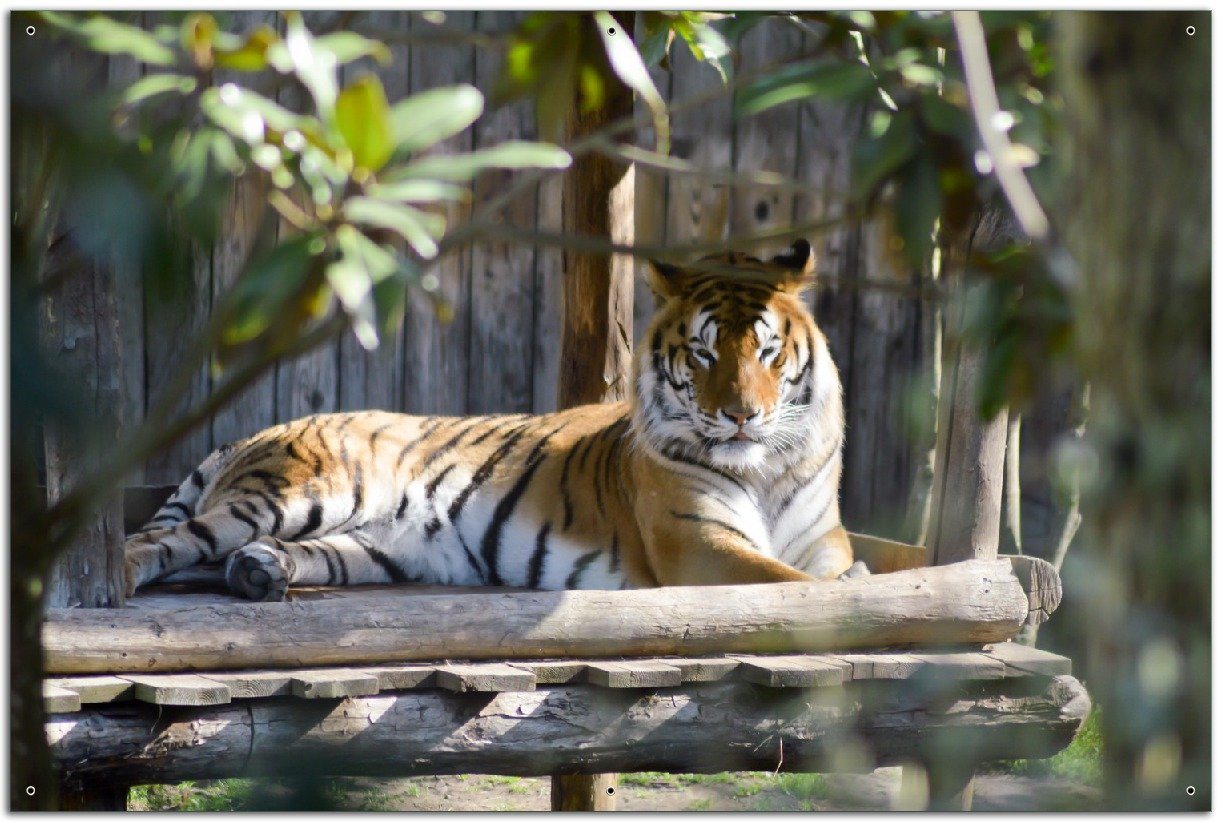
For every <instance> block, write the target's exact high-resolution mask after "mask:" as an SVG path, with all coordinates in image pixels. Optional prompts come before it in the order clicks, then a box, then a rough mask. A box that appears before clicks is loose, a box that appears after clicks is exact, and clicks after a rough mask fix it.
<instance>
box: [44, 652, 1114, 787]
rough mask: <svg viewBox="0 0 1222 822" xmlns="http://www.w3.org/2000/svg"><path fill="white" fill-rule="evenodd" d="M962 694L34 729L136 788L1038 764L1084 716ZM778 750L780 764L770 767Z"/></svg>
mask: <svg viewBox="0 0 1222 822" xmlns="http://www.w3.org/2000/svg"><path fill="white" fill-rule="evenodd" d="M1035 682H1037V680H1033V679H1031V678H1024V679H1014V680H1002V681H1000V682H994V683H974V684H972V683H969V684H965V685H964V686H963V687H961V688H959V689H957V690H953V691H951V692H949V693H948V692H945V691H943V692H941V693H939V694H937V695H931V694H929V693H926V692H922V691H920V689H913V688H911V687H910V686H909V685H908V684H907V683H901V682H895V683H888V682H881V683H879V682H871V683H848V684H846V685H845V686H844V690H845V694H844V695H845V697H846V698H845V699H843V700H837V701H836V702H834V703H828V704H815V705H812V704H811V700H810V698H809V694H808V692H806V691H804V690H799V689H795V690H762V689H760V688H759V687H758V686H756V685H752V684H749V683H742V682H720V683H705V684H698V685H688V686H684V687H682V688H674V689H669V690H667V691H666V692H664V693H652V692H648V691H639V690H632V689H602V688H595V687H592V686H584V685H583V686H560V687H555V688H545V689H540V690H537V691H516V692H504V693H499V694H496V695H494V696H489V695H483V694H453V693H448V692H446V691H442V690H427V691H413V692H408V693H403V694H397V695H389V694H383V695H379V696H372V697H356V698H351V699H347V700H344V701H343V702H341V703H338V704H337V703H332V702H325V701H303V700H294V699H267V700H258V701H255V702H249V703H245V704H243V705H221V706H206V707H199V708H190V709H186V708H180V709H176V710H175V711H174V712H166V713H164V714H162V715H161V719H160V721H156V719H157V708H156V707H154V706H140V705H135V706H122V707H119V706H107V707H105V708H88V709H86V710H84V711H82V712H80V713H75V714H57V715H53V716H52V717H51V718H50V721H49V722H48V725H47V734H48V739H49V741H50V745H51V750H52V754H53V756H54V758H55V761H56V762H57V763H58V764H59V767H60V768H61V769H62V771H63V772H64V773H65V775H66V776H68V777H69V778H73V777H80V776H85V775H90V774H93V775H99V774H105V775H107V776H108V777H109V778H113V779H126V780H129V781H133V782H136V783H148V782H172V781H178V780H183V779H214V778H223V777H236V776H242V775H245V774H249V773H251V772H253V771H256V770H257V771H258V772H259V773H260V774H261V775H265V776H275V775H280V774H291V773H293V772H294V771H295V770H296V769H297V768H299V767H300V763H301V762H303V761H309V762H310V763H311V766H312V767H313V768H314V769H315V771H316V772H318V773H322V774H333V775H344V774H352V775H363V776H409V775H416V774H446V773H500V774H513V775H520V776H541V775H549V774H556V773H603V772H609V771H620V770H645V769H648V770H665V771H670V772H675V773H685V772H697V773H710V772H717V771H723V770H740V769H745V770H765V769H766V770H770V771H771V770H775V769H776V768H777V766H778V764H779V765H780V768H781V769H782V770H798V771H802V770H818V769H820V768H821V767H823V768H827V767H831V763H832V762H833V761H834V759H835V757H836V754H837V750H836V749H837V747H838V742H837V741H836V740H837V739H839V738H840V737H841V735H842V734H843V733H845V732H848V731H852V732H853V733H855V734H856V735H857V737H858V738H859V739H861V741H862V743H863V744H864V746H865V753H866V756H865V757H864V761H863V762H862V766H863V767H867V768H873V767H876V766H879V765H888V764H895V763H898V762H901V761H920V760H922V759H924V758H926V757H928V756H929V755H930V753H931V752H933V751H935V750H937V749H938V746H945V745H954V746H956V747H957V748H958V749H961V750H962V751H963V752H964V753H965V754H966V755H969V756H970V757H971V758H972V759H973V760H975V761H981V760H988V759H994V758H1007V759H1009V758H1038V757H1044V756H1049V755H1051V754H1052V753H1054V752H1056V751H1058V750H1060V749H1061V748H1062V747H1064V746H1065V745H1067V744H1068V743H1069V741H1070V740H1071V739H1072V738H1073V735H1074V734H1075V733H1076V731H1077V729H1078V728H1079V726H1080V725H1081V723H1082V721H1083V719H1084V718H1085V716H1086V713H1087V711H1088V710H1089V708H1090V700H1089V698H1088V697H1087V696H1086V692H1085V690H1084V689H1083V688H1082V686H1081V684H1079V683H1078V681H1077V680H1075V679H1073V678H1072V677H1067V676H1058V677H1054V678H1052V679H1049V680H1047V681H1045V682H1043V684H1042V685H1040V686H1039V687H1034V688H1033V687H1030V685H1031V684H1032V683H1035ZM778 745H781V746H783V750H784V752H785V755H784V758H783V760H782V761H781V762H779V763H778V761H777V750H778Z"/></svg>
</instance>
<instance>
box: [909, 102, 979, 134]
mask: <svg viewBox="0 0 1222 822" xmlns="http://www.w3.org/2000/svg"><path fill="white" fill-rule="evenodd" d="M920 111H921V121H922V122H923V123H925V125H927V126H929V128H930V129H931V130H933V131H936V132H938V133H939V134H945V135H946V136H948V137H957V138H959V139H960V140H964V141H967V140H972V139H974V138H975V134H976V128H975V126H974V125H973V124H972V120H971V118H970V117H969V116H968V114H967V112H966V111H965V110H964V109H962V108H960V107H959V106H956V105H954V104H953V103H950V102H948V101H947V99H946V98H945V97H943V96H942V95H940V94H937V93H936V92H932V91H931V92H926V93H925V94H922V95H921V97H920Z"/></svg>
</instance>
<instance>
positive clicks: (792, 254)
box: [772, 239, 815, 293]
mask: <svg viewBox="0 0 1222 822" xmlns="http://www.w3.org/2000/svg"><path fill="white" fill-rule="evenodd" d="M772 264H773V265H776V266H780V267H781V268H782V269H784V274H785V280H784V287H785V290H786V291H792V292H794V293H798V292H801V291H804V290H805V289H807V288H809V287H810V286H812V285H814V283H815V278H814V276H813V275H814V273H815V252H814V249H812V248H811V247H810V243H808V242H807V241H806V240H801V239H799V240H795V241H794V244H793V245H792V246H790V247H789V248H787V249H786V250H785V251H782V252H781V253H780V254H778V255H776V256H775V257H773V258H772Z"/></svg>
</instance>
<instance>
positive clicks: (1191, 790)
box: [1184, 785, 1197, 796]
mask: <svg viewBox="0 0 1222 822" xmlns="http://www.w3.org/2000/svg"><path fill="white" fill-rule="evenodd" d="M1196 792H1197V789H1196V788H1195V787H1193V786H1192V785H1189V786H1188V787H1187V788H1185V789H1184V793H1186V794H1188V795H1189V796H1196Z"/></svg>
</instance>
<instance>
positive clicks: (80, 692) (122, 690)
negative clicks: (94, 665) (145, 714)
mask: <svg viewBox="0 0 1222 822" xmlns="http://www.w3.org/2000/svg"><path fill="white" fill-rule="evenodd" d="M47 682H48V683H49V684H51V685H54V686H56V687H57V688H64V689H66V690H69V691H72V692H73V693H75V694H76V695H77V696H79V697H80V698H81V702H83V703H86V704H93V703H97V702H118V701H121V700H125V699H129V698H131V697H132V695H133V693H134V691H135V688H136V686H135V685H133V684H132V682H131V680H129V679H123V678H122V677H117V676H74V677H70V678H65V679H50V680H47Z"/></svg>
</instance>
